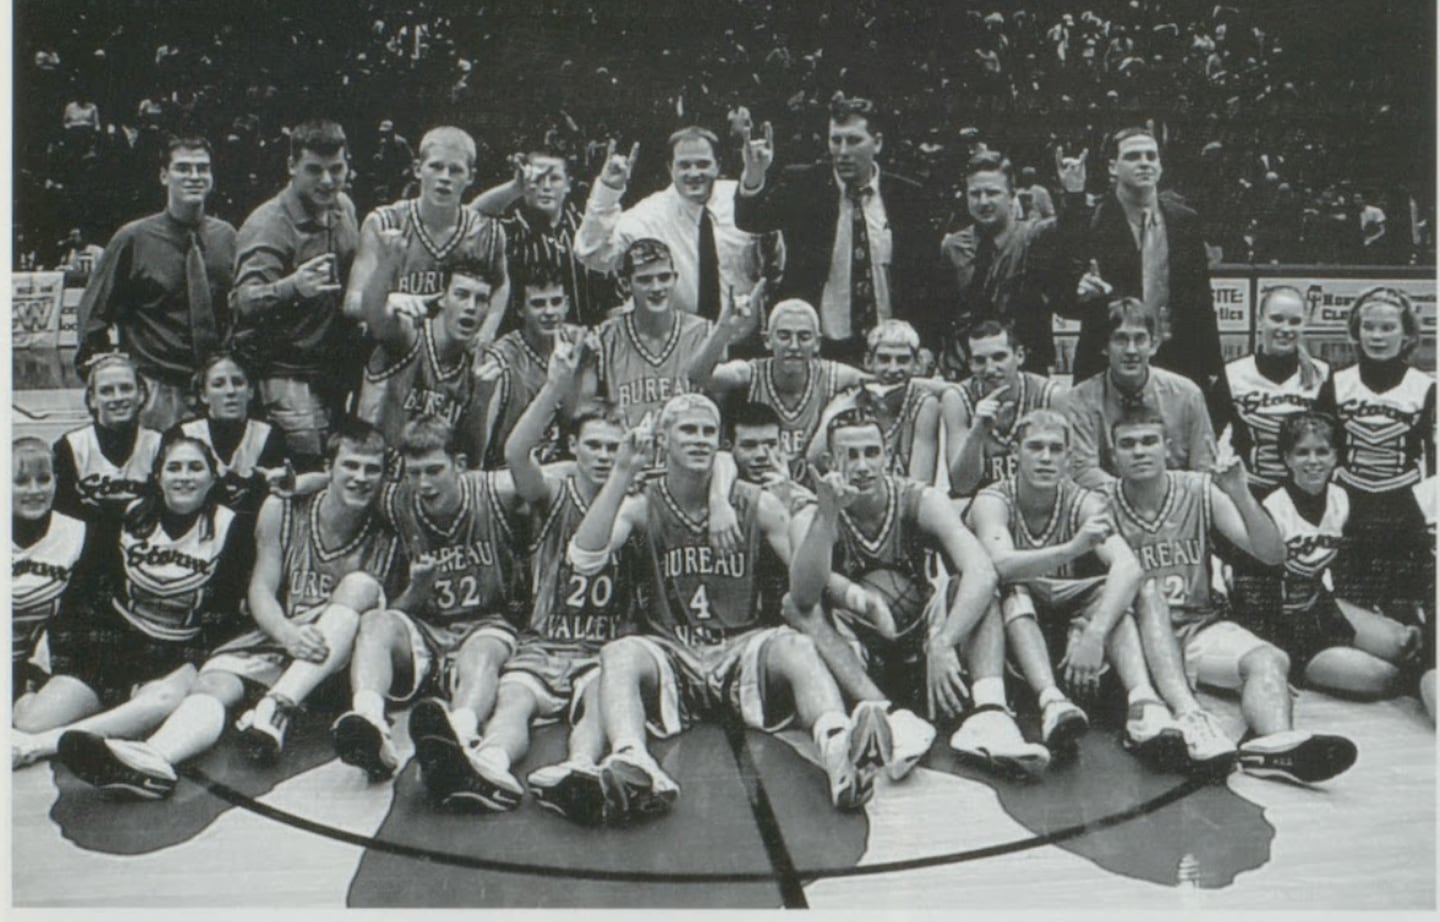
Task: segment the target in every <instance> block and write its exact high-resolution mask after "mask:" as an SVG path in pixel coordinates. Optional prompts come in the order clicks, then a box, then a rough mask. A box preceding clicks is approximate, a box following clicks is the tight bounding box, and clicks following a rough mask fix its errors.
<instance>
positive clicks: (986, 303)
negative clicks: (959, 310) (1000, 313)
mask: <svg viewBox="0 0 1440 922" xmlns="http://www.w3.org/2000/svg"><path fill="white" fill-rule="evenodd" d="M976 236H977V237H978V238H979V239H978V240H977V242H976V244H975V264H974V266H973V268H972V269H971V272H970V284H969V286H968V287H967V288H966V289H965V310H966V311H967V312H968V313H969V314H970V316H972V317H975V318H979V319H984V318H988V317H993V316H994V314H995V310H994V305H993V304H991V303H990V297H989V295H987V294H986V292H985V283H986V282H987V281H989V279H990V267H991V266H993V265H994V264H995V241H994V240H993V239H991V238H990V237H987V236H985V235H984V234H979V233H977V234H976Z"/></svg>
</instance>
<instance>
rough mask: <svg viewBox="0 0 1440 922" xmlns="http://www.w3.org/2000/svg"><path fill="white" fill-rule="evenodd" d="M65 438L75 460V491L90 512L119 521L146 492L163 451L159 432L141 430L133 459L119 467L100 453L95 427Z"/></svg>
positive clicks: (68, 433)
mask: <svg viewBox="0 0 1440 922" xmlns="http://www.w3.org/2000/svg"><path fill="white" fill-rule="evenodd" d="M63 438H64V440H65V442H66V444H68V445H69V446H70V452H71V454H72V455H73V456H74V458H75V474H76V478H77V482H76V484H75V488H76V491H77V492H78V493H79V495H80V501H81V502H82V503H83V504H84V506H85V507H86V508H87V509H93V510H96V511H98V512H103V513H104V514H106V515H114V516H115V517H116V518H118V517H119V516H120V515H122V514H123V513H124V512H125V507H126V506H129V505H130V503H132V502H133V501H135V500H136V499H138V498H140V496H141V495H142V494H143V493H144V492H145V489H146V485H147V483H148V482H149V480H150V469H151V468H152V467H153V466H154V464H155V455H156V454H157V453H159V451H160V433H158V432H156V431H155V430H154V429H144V428H142V429H141V430H140V432H139V434H138V435H136V437H135V448H134V449H133V450H132V451H131V452H130V457H128V458H126V459H125V461H124V462H123V463H122V464H118V465H117V464H115V463H113V462H112V461H111V460H110V459H109V458H107V457H105V455H104V453H103V452H101V451H100V440H99V438H98V437H97V436H96V435H95V427H94V426H93V425H91V426H86V427H85V428H83V429H76V430H74V431H72V432H67V433H65V435H64V436H63Z"/></svg>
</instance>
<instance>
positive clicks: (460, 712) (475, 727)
mask: <svg viewBox="0 0 1440 922" xmlns="http://www.w3.org/2000/svg"><path fill="white" fill-rule="evenodd" d="M450 726H452V727H454V728H455V732H456V733H457V734H458V735H459V736H460V742H462V743H468V742H469V741H470V740H473V739H475V738H477V737H479V735H480V718H479V717H478V716H476V714H475V712H474V711H473V710H471V709H470V708H459V709H457V710H454V711H451V712H450Z"/></svg>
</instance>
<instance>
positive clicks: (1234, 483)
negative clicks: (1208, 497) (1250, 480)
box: [1210, 453, 1249, 498]
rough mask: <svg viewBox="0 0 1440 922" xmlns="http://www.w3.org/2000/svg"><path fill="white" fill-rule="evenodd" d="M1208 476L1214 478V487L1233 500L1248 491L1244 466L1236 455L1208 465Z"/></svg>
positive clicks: (1219, 459) (1230, 455)
mask: <svg viewBox="0 0 1440 922" xmlns="http://www.w3.org/2000/svg"><path fill="white" fill-rule="evenodd" d="M1210 474H1211V476H1213V477H1214V478H1215V485H1216V486H1217V487H1219V488H1220V489H1221V490H1222V491H1223V492H1224V493H1225V495H1226V496H1230V497H1232V498H1233V497H1236V496H1239V495H1240V494H1241V493H1245V492H1247V491H1248V490H1249V487H1248V486H1247V485H1246V477H1245V465H1244V464H1242V463H1241V461H1240V456H1239V455H1237V454H1233V453H1232V454H1229V455H1226V456H1225V457H1222V458H1217V459H1215V463H1214V464H1212V465H1210Z"/></svg>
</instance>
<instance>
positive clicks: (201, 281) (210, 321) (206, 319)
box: [185, 231, 220, 365]
mask: <svg viewBox="0 0 1440 922" xmlns="http://www.w3.org/2000/svg"><path fill="white" fill-rule="evenodd" d="M185 293H186V294H187V295H188V296H189V298H190V341H191V343H192V345H193V346H194V349H195V359H196V363H197V365H198V364H199V363H201V362H204V361H205V359H206V357H207V356H209V355H210V354H211V353H212V352H214V351H215V350H216V349H219V348H220V331H219V329H218V328H217V327H216V324H215V307H214V305H213V304H211V303H210V278H209V276H207V275H206V273H205V251H204V250H202V249H201V248H200V235H199V234H198V233H196V232H195V231H191V232H190V248H189V249H188V250H186V251H185Z"/></svg>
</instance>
